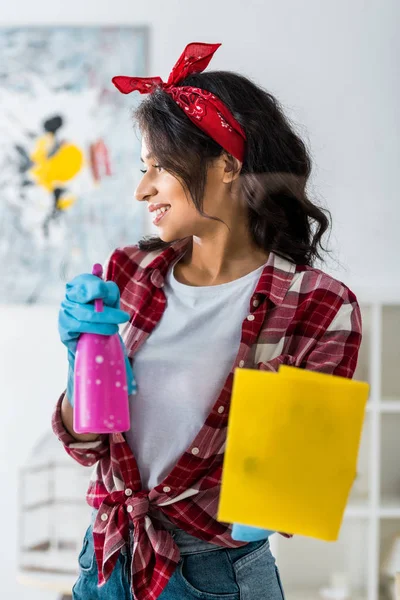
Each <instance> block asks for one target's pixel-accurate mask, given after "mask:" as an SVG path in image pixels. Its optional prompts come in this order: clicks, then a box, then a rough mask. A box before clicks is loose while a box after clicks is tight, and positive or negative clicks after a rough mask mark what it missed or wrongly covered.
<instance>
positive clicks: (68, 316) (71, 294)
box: [58, 273, 136, 404]
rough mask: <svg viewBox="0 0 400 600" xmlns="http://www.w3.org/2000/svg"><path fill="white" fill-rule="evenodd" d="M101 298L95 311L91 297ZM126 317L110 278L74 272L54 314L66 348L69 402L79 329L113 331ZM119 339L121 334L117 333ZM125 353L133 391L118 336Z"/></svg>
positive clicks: (116, 288)
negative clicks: (57, 310)
mask: <svg viewBox="0 0 400 600" xmlns="http://www.w3.org/2000/svg"><path fill="white" fill-rule="evenodd" d="M97 298H101V299H102V300H103V311H102V312H96V311H95V307H94V300H95V299H97ZM127 321H129V314H128V313H127V312H125V311H123V310H120V293H119V288H118V286H117V284H116V283H115V282H113V281H103V280H102V279H100V278H99V277H96V276H95V275H91V274H89V273H85V274H83V275H78V276H77V277H75V278H74V279H73V280H72V281H71V282H70V283H67V285H66V294H65V298H64V300H63V301H62V303H61V307H60V311H59V315H58V331H59V334H60V338H61V341H62V343H63V344H64V345H65V346H66V348H67V350H68V363H69V368H68V383H67V397H68V399H69V400H70V402H71V404H73V384H74V366H75V353H76V347H77V344H78V339H79V336H80V335H81V333H97V334H100V335H113V334H115V333H117V332H118V325H119V324H120V323H126V322H127ZM120 339H121V336H120ZM121 344H122V345H123V349H124V355H125V367H126V377H127V385H128V394H132V393H134V392H135V391H136V382H135V380H134V377H133V373H132V368H131V364H130V361H129V358H128V355H127V352H126V348H125V345H124V343H123V341H122V339H121Z"/></svg>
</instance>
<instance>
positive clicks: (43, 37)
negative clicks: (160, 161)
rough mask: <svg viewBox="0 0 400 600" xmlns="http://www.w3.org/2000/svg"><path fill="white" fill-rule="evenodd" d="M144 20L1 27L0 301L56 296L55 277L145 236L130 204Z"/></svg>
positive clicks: (61, 282) (60, 281)
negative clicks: (122, 85) (127, 91)
mask: <svg viewBox="0 0 400 600" xmlns="http://www.w3.org/2000/svg"><path fill="white" fill-rule="evenodd" d="M147 37H148V32H147V30H146V28H141V27H12V28H11V27H9V28H0V56H1V61H0V303H7V304H35V303H40V304H46V303H55V302H59V301H60V299H61V297H62V294H63V290H64V286H65V282H66V281H68V280H69V279H71V278H72V277H74V276H75V275H77V274H79V273H82V272H88V271H89V272H90V270H91V267H92V264H93V263H95V262H100V263H104V261H105V260H106V258H107V257H108V256H109V254H110V252H111V251H112V250H113V249H114V248H116V247H118V246H122V245H127V244H134V243H136V242H137V241H138V239H139V238H140V237H141V236H142V234H143V217H142V216H141V215H142V212H141V211H140V209H139V207H138V206H137V204H138V203H136V202H135V201H134V189H135V186H136V184H137V181H138V175H137V174H138V173H139V157H140V143H139V139H138V136H137V134H136V133H135V131H134V127H133V125H131V115H130V113H131V110H132V108H133V107H134V105H135V103H137V102H138V101H139V98H137V97H136V94H132V95H130V96H123V95H122V94H120V93H119V92H118V91H117V90H116V89H115V88H114V86H113V84H112V83H111V79H112V77H113V76H114V75H121V74H127V75H129V74H132V75H139V76H143V75H146V68H147V64H146V60H147Z"/></svg>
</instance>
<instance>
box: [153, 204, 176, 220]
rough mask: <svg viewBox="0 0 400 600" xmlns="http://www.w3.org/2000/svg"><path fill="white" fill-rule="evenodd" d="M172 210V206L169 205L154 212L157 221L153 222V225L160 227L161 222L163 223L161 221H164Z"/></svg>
mask: <svg viewBox="0 0 400 600" xmlns="http://www.w3.org/2000/svg"><path fill="white" fill-rule="evenodd" d="M170 208H171V206H170V205H168V206H162V207H161V208H157V209H156V210H154V211H152V212H153V213H154V214H155V219H154V220H153V225H158V224H159V222H160V221H161V219H163V218H164V217H165V214H166V213H167V212H168V211H169V209H170Z"/></svg>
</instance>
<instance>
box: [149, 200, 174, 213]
mask: <svg viewBox="0 0 400 600" xmlns="http://www.w3.org/2000/svg"><path fill="white" fill-rule="evenodd" d="M164 207H168V208H171V205H170V204H162V203H160V202H157V203H155V204H149V212H151V213H152V212H155V211H157V210H159V209H161V208H164Z"/></svg>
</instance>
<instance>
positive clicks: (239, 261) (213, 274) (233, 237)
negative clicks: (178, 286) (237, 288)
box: [175, 221, 268, 286]
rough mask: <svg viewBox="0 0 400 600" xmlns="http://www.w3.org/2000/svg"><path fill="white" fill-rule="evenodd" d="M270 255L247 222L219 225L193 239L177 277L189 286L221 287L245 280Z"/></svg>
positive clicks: (178, 269) (177, 269)
mask: <svg viewBox="0 0 400 600" xmlns="http://www.w3.org/2000/svg"><path fill="white" fill-rule="evenodd" d="M267 259H268V253H267V252H265V251H264V250H262V249H260V248H259V247H258V246H256V245H255V243H254V241H253V240H252V238H251V235H250V231H249V230H248V227H247V223H244V224H243V221H242V223H240V224H238V225H237V226H236V227H235V226H233V225H230V228H229V229H228V228H227V227H226V226H225V225H222V224H218V227H217V228H216V231H214V232H213V233H212V234H208V235H204V236H202V237H197V236H194V237H193V241H192V244H191V246H190V247H189V249H188V252H187V253H186V255H185V257H184V258H183V260H182V261H181V262H180V263H179V264H178V265H177V266H176V268H175V276H176V277H177V278H178V279H179V280H180V281H181V282H182V283H186V284H188V285H199V286H208V285H219V284H222V283H228V282H229V281H234V280H235V279H239V278H240V277H244V276H245V275H247V274H248V273H250V272H251V271H254V270H255V269H257V268H258V267H260V266H261V265H263V264H265V263H266V261H267Z"/></svg>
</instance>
